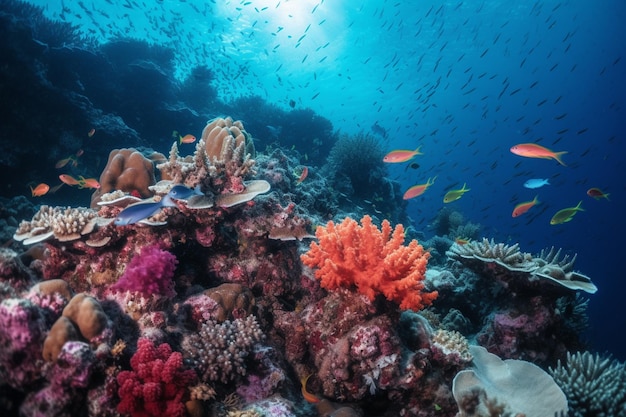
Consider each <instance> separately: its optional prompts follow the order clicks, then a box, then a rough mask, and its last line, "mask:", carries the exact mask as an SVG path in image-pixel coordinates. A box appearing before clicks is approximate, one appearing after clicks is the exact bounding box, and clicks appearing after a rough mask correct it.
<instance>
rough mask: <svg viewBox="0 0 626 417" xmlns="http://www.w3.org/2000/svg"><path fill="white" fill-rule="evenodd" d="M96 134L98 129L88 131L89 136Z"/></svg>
mask: <svg viewBox="0 0 626 417" xmlns="http://www.w3.org/2000/svg"><path fill="white" fill-rule="evenodd" d="M95 134H96V129H91V130H90V131H89V132H87V137H89V138H92V137H93V135H95Z"/></svg>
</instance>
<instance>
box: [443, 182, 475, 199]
mask: <svg viewBox="0 0 626 417" xmlns="http://www.w3.org/2000/svg"><path fill="white" fill-rule="evenodd" d="M466 185H467V184H465V183H464V184H463V187H461V188H460V189H458V190H450V191H448V192H447V193H446V195H444V196H443V202H444V203H451V202H453V201H456V200H458V199H459V198H461V197H463V194H465V193H466V192H468V191H469V190H470V189H469V188H465V186H466Z"/></svg>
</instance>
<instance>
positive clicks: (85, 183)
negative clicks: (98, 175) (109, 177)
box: [78, 176, 100, 189]
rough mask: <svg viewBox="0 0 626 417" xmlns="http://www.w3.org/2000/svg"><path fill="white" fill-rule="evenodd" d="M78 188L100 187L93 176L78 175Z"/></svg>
mask: <svg viewBox="0 0 626 417" xmlns="http://www.w3.org/2000/svg"><path fill="white" fill-rule="evenodd" d="M78 188H95V189H98V188H100V183H99V182H98V180H97V179H95V178H85V177H82V176H79V177H78Z"/></svg>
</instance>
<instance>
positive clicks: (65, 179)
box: [59, 174, 80, 185]
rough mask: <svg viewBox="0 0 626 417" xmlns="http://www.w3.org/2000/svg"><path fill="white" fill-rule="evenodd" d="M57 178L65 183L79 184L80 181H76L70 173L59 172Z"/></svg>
mask: <svg viewBox="0 0 626 417" xmlns="http://www.w3.org/2000/svg"><path fill="white" fill-rule="evenodd" d="M59 179H60V180H61V181H62V182H63V183H64V184H67V185H80V181H78V180H77V179H76V178H74V177H72V176H71V175H67V174H61V175H59Z"/></svg>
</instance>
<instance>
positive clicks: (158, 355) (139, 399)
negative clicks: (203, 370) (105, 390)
mask: <svg viewBox="0 0 626 417" xmlns="http://www.w3.org/2000/svg"><path fill="white" fill-rule="evenodd" d="M130 365H131V367H132V370H130V371H121V372H120V373H119V374H118V375H117V383H118V384H119V389H118V395H119V396H120V403H119V405H118V406H117V411H119V412H120V413H127V414H130V415H131V416H133V417H139V416H166V417H183V416H185V415H186V412H185V403H184V401H185V400H187V399H188V397H189V391H188V390H187V387H188V386H190V385H192V384H193V383H194V382H195V381H196V374H195V372H194V371H192V370H189V369H185V367H184V365H183V357H182V355H181V353H180V352H173V351H172V348H171V347H170V345H169V344H167V343H162V344H161V345H159V346H155V345H154V344H153V343H152V341H150V340H149V339H145V338H142V339H139V341H138V342H137V351H136V352H135V354H134V355H133V357H132V358H131V359H130Z"/></svg>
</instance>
